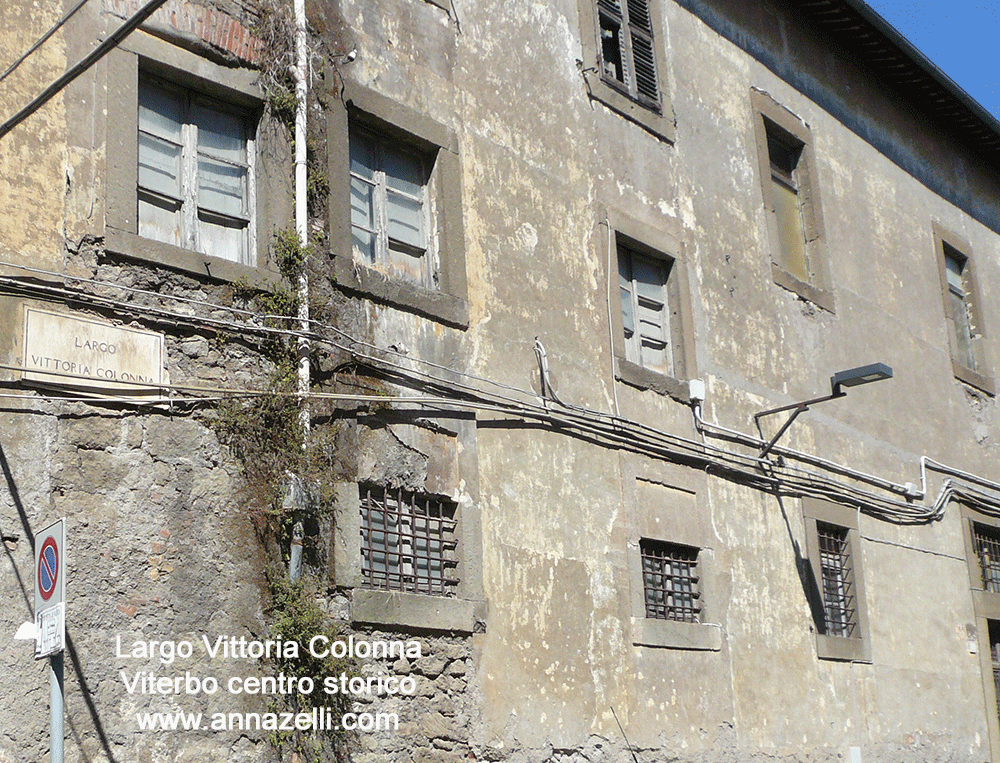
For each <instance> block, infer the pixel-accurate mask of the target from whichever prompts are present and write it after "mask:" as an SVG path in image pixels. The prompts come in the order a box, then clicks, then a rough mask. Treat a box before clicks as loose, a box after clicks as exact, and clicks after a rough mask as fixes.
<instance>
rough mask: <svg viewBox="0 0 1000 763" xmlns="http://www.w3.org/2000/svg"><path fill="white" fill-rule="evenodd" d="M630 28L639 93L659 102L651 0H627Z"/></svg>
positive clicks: (633, 69) (634, 70)
mask: <svg viewBox="0 0 1000 763" xmlns="http://www.w3.org/2000/svg"><path fill="white" fill-rule="evenodd" d="M627 2H628V29H629V39H630V41H631V43H632V71H633V72H634V74H635V83H634V87H635V89H636V92H637V93H638V95H640V96H642V97H644V98H648V99H649V100H650V101H653V102H654V103H659V100H660V88H659V84H658V83H657V81H656V57H655V55H654V53H653V22H652V18H651V17H650V13H649V0H627Z"/></svg>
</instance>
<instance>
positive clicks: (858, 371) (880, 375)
mask: <svg viewBox="0 0 1000 763" xmlns="http://www.w3.org/2000/svg"><path fill="white" fill-rule="evenodd" d="M891 378H892V369H891V368H889V366H887V365H886V364H885V363H872V364H871V365H868V366H858V367H857V368H851V369H848V370H847V371H837V373H835V374H834V375H833V376H831V377H830V386H831V387H832V388H833V394H834V395H837V396H840V395H843V394H845V393H844V392H842V391H841V389H840V388H841V387H858V386H860V385H862V384H869V383H871V382H877V381H882V380H883V379H891Z"/></svg>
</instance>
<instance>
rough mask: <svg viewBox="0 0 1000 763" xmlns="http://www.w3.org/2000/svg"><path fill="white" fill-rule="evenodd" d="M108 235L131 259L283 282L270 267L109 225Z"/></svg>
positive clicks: (221, 277) (216, 275)
mask: <svg viewBox="0 0 1000 763" xmlns="http://www.w3.org/2000/svg"><path fill="white" fill-rule="evenodd" d="M105 236H106V240H105V244H106V246H107V249H108V251H109V252H112V253H114V254H118V255H121V256H122V257H128V258H129V259H134V260H139V261H141V262H146V263H154V264H156V265H162V266H164V267H168V268H172V269H173V270H180V271H184V272H187V273H193V274H195V275H199V276H208V277H209V278H212V279H215V280H217V281H239V280H241V279H242V280H245V281H246V282H248V283H251V284H277V283H280V282H281V276H279V275H278V274H277V273H273V272H271V271H269V270H262V269H261V268H255V267H251V266H250V265H243V264H241V263H238V262H230V261H229V260H222V259H219V258H218V257H210V256H208V255H206V254H201V253H200V252H195V251H192V250H191V249H183V248H181V247H179V246H174V245H172V244H165V243H163V242H161V241H153V240H151V239H147V238H143V237H142V236H139V235H138V234H135V233H130V232H128V231H123V230H118V229H117V228H112V227H110V226H108V227H107V228H106V229H105Z"/></svg>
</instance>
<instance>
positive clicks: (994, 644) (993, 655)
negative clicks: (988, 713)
mask: <svg viewBox="0 0 1000 763" xmlns="http://www.w3.org/2000/svg"><path fill="white" fill-rule="evenodd" d="M988 623H989V629H990V662H991V663H992V665H993V690H994V697H995V698H996V702H997V706H996V708H994V712H996V713H997V717H998V719H1000V622H998V621H996V620H989V621H988Z"/></svg>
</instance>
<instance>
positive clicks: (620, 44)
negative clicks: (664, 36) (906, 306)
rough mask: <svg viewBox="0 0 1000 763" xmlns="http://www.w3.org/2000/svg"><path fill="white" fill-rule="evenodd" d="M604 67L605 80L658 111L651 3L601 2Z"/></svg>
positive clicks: (635, 0) (642, 0)
mask: <svg viewBox="0 0 1000 763" xmlns="http://www.w3.org/2000/svg"><path fill="white" fill-rule="evenodd" d="M597 13H598V17H599V26H600V35H601V39H600V50H599V57H600V68H601V77H602V78H603V79H604V81H606V82H608V83H609V84H611V85H613V86H615V87H617V88H618V89H620V90H623V91H624V92H625V93H627V94H628V96H629V97H630V98H632V99H634V100H637V101H639V102H640V103H643V104H644V105H647V106H650V107H653V108H658V107H659V103H660V87H659V84H658V83H657V78H656V55H655V53H654V50H655V47H654V40H653V22H652V16H651V14H650V9H649V0H597Z"/></svg>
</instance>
